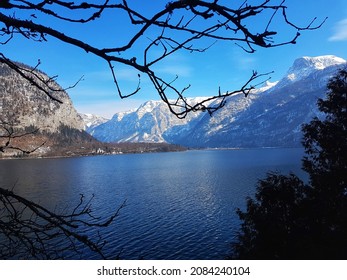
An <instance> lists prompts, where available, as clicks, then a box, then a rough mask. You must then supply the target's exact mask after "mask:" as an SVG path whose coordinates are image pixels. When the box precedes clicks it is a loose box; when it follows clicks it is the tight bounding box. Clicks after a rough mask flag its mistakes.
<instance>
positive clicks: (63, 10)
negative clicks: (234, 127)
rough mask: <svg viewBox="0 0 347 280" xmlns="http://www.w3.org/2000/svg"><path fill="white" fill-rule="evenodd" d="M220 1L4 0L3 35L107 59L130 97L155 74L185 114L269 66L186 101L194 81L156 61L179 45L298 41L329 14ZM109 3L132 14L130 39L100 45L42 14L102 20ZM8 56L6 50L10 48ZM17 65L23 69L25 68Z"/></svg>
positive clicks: (246, 46)
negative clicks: (300, 21)
mask: <svg viewBox="0 0 347 280" xmlns="http://www.w3.org/2000/svg"><path fill="white" fill-rule="evenodd" d="M221 2H222V1H219V0H210V1H198V0H176V1H167V3H166V5H163V6H162V7H160V4H158V3H156V5H155V8H153V11H152V14H150V15H148V11H147V13H145V12H144V10H142V9H141V7H138V5H136V3H135V2H134V1H130V0H119V1H110V0H103V1H100V2H99V1H84V2H76V3H75V1H62V0H49V1H48V0H45V1H39V2H37V1H28V0H16V1H5V2H4V1H3V2H2V4H1V5H0V24H1V23H2V28H0V36H1V37H2V38H3V39H2V44H7V43H8V42H9V41H11V40H12V39H13V38H14V36H18V35H20V36H24V38H26V39H29V40H34V41H37V42H45V41H48V40H49V39H50V37H53V38H55V39H58V40H60V41H62V42H65V43H67V44H70V45H73V46H75V47H77V48H80V49H82V50H85V51H86V52H88V53H91V54H93V55H95V56H97V57H99V58H101V59H102V60H104V61H105V62H106V63H107V65H108V67H109V69H110V71H111V75H112V77H113V80H114V83H115V86H116V89H117V93H118V95H119V96H120V97H121V98H127V97H129V96H132V95H134V94H137V93H138V92H139V91H140V90H141V75H142V74H143V75H145V76H147V77H148V78H149V80H150V81H151V82H152V84H153V86H154V88H155V89H156V91H157V92H158V94H159V96H160V98H161V99H162V100H163V101H164V102H165V103H167V104H168V106H169V108H170V111H171V112H172V113H174V114H175V115H177V116H178V117H180V118H182V117H184V116H186V115H187V113H189V112H191V111H197V110H207V111H208V112H209V113H210V114H212V113H213V112H214V111H215V110H218V109H219V108H221V107H222V106H223V104H225V102H226V99H225V98H226V97H227V96H230V95H232V94H236V93H240V92H242V93H246V94H245V95H247V94H248V93H249V90H250V89H252V88H253V87H252V86H250V83H251V82H253V81H255V80H256V79H257V78H259V77H262V76H263V74H261V75H258V74H255V73H256V72H254V73H253V74H252V75H251V76H250V79H249V81H246V82H245V83H244V86H242V87H241V88H240V89H239V90H229V91H226V93H221V91H220V90H219V92H218V94H215V95H213V94H211V96H212V97H209V98H207V99H206V100H205V102H200V103H199V104H195V105H194V104H191V105H190V104H187V102H186V101H185V98H186V96H185V95H186V92H187V90H188V89H189V88H190V86H189V85H187V86H186V87H184V88H183V89H178V88H176V87H175V85H174V83H173V82H172V81H170V80H166V78H164V77H161V76H159V74H158V71H156V66H157V65H158V64H159V63H161V62H163V61H165V59H167V58H168V57H169V56H171V55H172V54H174V53H176V52H179V51H182V52H205V51H207V50H208V49H209V48H210V47H211V46H212V45H213V44H214V43H215V42H219V41H225V42H233V43H235V44H236V45H238V46H240V47H241V48H242V49H243V50H244V51H246V52H248V53H254V52H255V51H256V48H273V47H279V46H283V45H288V44H296V42H297V39H298V38H299V37H300V35H301V33H302V32H303V31H309V30H315V29H318V28H320V27H321V26H322V24H323V23H324V22H325V20H326V19H323V20H322V21H320V22H317V19H316V18H314V19H312V20H310V21H309V22H308V24H307V25H304V26H299V25H297V24H296V23H295V22H292V21H291V20H290V19H289V17H288V15H287V6H286V5H285V1H282V2H277V1H275V0H262V1H261V0H259V1H254V2H255V4H251V1H248V0H246V1H244V2H243V4H242V5H241V6H238V5H237V4H235V3H234V1H230V2H231V3H228V4H227V5H226V4H222V3H221ZM254 2H252V3H254ZM278 3H279V4H278ZM18 11H22V12H23V11H24V12H25V13H26V14H27V17H26V18H25V16H22V17H19V16H16V12H18ZM105 11H111V12H113V13H114V15H115V16H117V15H120V16H126V17H127V18H128V20H129V24H130V25H129V26H128V27H129V29H127V30H129V33H130V36H129V39H128V41H127V42H125V43H124V42H120V43H119V45H115V46H111V47H108V46H104V47H102V48H99V47H96V46H94V45H91V44H88V43H87V42H85V41H83V40H82V39H79V38H75V37H72V36H69V35H67V34H65V33H64V32H63V30H60V26H58V25H56V26H46V25H45V24H44V22H40V20H39V17H38V16H39V15H44V16H46V17H51V18H55V19H57V20H58V21H63V22H68V23H70V24H85V23H88V22H93V21H97V20H99V19H100V18H101V17H102V16H103V14H104V13H105ZM22 14H23V13H22ZM258 18H260V19H262V20H260V21H259V24H251V25H248V21H249V20H250V19H258ZM275 19H276V24H278V21H282V24H283V25H285V26H287V27H288V32H286V34H278V29H277V28H275V26H274V25H275V24H274V21H275ZM124 24H127V23H126V22H125V23H124ZM131 27H132V28H131ZM153 34H154V35H153ZM279 35H281V36H279ZM282 35H286V37H287V39H284V40H283V39H281V38H283V36H282ZM201 39H206V40H210V42H208V41H206V40H204V42H207V45H206V46H205V47H196V46H195V44H196V43H197V42H199V41H201ZM140 42H141V45H143V49H142V53H141V52H140V53H139V54H138V56H137V57H133V56H132V57H128V56H129V55H128V52H127V51H129V50H131V49H132V48H133V47H134V45H135V44H138V45H140V44H139V43H140ZM95 45H96V44H95ZM154 49H155V50H156V53H157V56H156V57H152V56H153V53H154V52H153V51H152V50H154ZM150 54H151V55H150ZM2 57H3V58H4V55H2ZM6 61H8V60H6ZM116 65H126V66H127V67H130V68H132V69H134V70H135V71H136V72H137V75H138V83H137V85H136V88H135V89H134V90H133V91H132V92H130V93H125V92H123V90H122V86H121V80H120V79H119V78H118V77H117V70H116V68H115V66H116ZM9 66H10V65H9ZM12 66H14V65H12ZM18 71H21V72H23V71H22V70H21V69H18ZM175 80H176V79H175ZM44 92H45V93H47V94H48V93H49V92H47V91H44ZM168 92H171V93H174V94H175V95H176V97H175V98H174V99H176V98H177V101H175V102H172V101H170V100H171V99H170V98H169V97H168V96H169V94H168ZM213 100H220V102H219V104H220V105H217V106H214V107H213V108H209V107H208V105H206V104H207V103H210V102H212V101H213ZM217 103H218V102H217Z"/></svg>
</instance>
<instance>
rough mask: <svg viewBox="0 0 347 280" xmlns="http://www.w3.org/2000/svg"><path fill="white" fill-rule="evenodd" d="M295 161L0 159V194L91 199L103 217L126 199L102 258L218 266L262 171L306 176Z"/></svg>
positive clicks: (67, 202) (261, 153)
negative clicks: (2, 190)
mask: <svg viewBox="0 0 347 280" xmlns="http://www.w3.org/2000/svg"><path fill="white" fill-rule="evenodd" d="M302 156H303V149H289V148H288V149H241V150H199V151H187V152H174V153H152V154H123V155H112V156H111V155H110V156H95V157H80V158H61V159H26V160H1V161H0V176H1V187H3V188H12V187H13V186H14V191H15V192H16V193H18V194H20V195H22V196H25V197H26V198H29V199H31V200H34V201H35V202H39V203H41V204H43V205H44V206H47V207H49V208H50V209H52V210H53V209H55V208H60V207H62V208H64V207H73V206H74V205H76V204H77V203H78V202H79V194H81V193H83V194H84V195H85V196H86V197H90V196H91V195H92V194H95V198H94V200H93V209H94V211H95V215H99V216H105V217H107V216H109V215H110V214H111V213H112V210H114V209H115V208H117V207H118V206H119V205H121V203H122V202H123V201H124V200H126V201H127V202H126V207H124V208H123V209H121V211H120V215H119V217H117V219H116V220H115V221H114V223H113V224H111V225H110V226H109V227H107V228H105V229H102V235H103V237H104V238H106V240H107V241H108V243H107V245H106V247H105V251H106V253H107V255H109V256H117V255H118V254H119V253H120V257H121V258H122V259H167V260H168V259H224V258H225V257H226V256H227V255H228V254H229V253H230V243H231V242H232V241H233V240H234V237H235V233H236V231H237V230H238V226H239V220H238V217H237V215H236V214H235V209H236V208H237V207H240V208H242V209H244V207H245V198H246V197H247V196H252V195H253V194H254V191H255V184H256V182H257V180H258V179H261V178H264V177H265V175H266V172H268V171H279V172H281V173H283V174H287V173H288V172H290V171H292V172H294V173H296V174H298V175H300V176H305V175H304V173H303V172H302V171H301V170H300V166H301V158H302ZM89 234H90V235H91V236H93V234H95V233H92V232H91V233H89ZM67 258H69V255H68V253H67ZM72 258H73V257H72ZM84 258H94V256H93V255H87V256H85V257H84Z"/></svg>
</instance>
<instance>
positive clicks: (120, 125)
mask: <svg viewBox="0 0 347 280" xmlns="http://www.w3.org/2000/svg"><path fill="white" fill-rule="evenodd" d="M344 66H346V61H345V60H344V59H341V58H338V57H335V56H320V57H302V58H299V59H297V60H296V61H294V63H293V66H292V67H291V68H290V69H289V70H288V73H287V75H286V76H285V77H283V79H281V80H280V81H279V82H278V83H266V84H265V85H264V87H262V88H260V89H257V90H254V92H253V93H252V94H250V95H249V96H248V97H244V96H243V95H241V94H239V95H235V96H231V97H229V98H228V100H227V104H226V105H225V107H223V108H222V109H221V110H219V111H217V112H216V113H214V115H213V116H212V117H211V116H209V115H208V114H207V113H202V112H197V113H194V114H191V115H189V116H188V117H187V118H186V119H184V120H179V119H177V118H176V117H175V116H173V115H172V114H170V112H169V110H168V109H167V107H166V105H165V104H164V103H162V102H160V101H148V102H146V103H144V104H143V105H142V106H140V107H139V108H138V109H136V110H132V111H128V112H123V113H117V114H115V115H114V116H113V118H112V119H111V120H110V121H108V122H105V123H103V124H101V125H99V126H96V127H93V128H92V129H91V130H89V132H90V133H91V134H92V135H93V136H94V137H95V138H97V139H98V140H100V141H105V142H126V141H130V142H168V143H174V144H181V145H185V146H191V147H298V146H300V141H301V125H302V124H303V123H306V122H308V121H310V120H311V119H312V117H314V116H317V115H319V112H318V110H317V105H316V101H317V99H318V98H320V97H324V95H325V91H326V83H327V81H328V80H329V78H330V77H331V76H333V74H334V73H336V71H337V70H338V69H340V68H342V67H344ZM191 102H192V103H193V102H194V98H192V99H191Z"/></svg>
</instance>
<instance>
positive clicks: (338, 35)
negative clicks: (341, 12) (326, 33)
mask: <svg viewBox="0 0 347 280" xmlns="http://www.w3.org/2000/svg"><path fill="white" fill-rule="evenodd" d="M329 41H347V18H346V19H343V20H341V21H339V22H337V23H336V25H335V26H334V34H333V35H332V36H331V37H330V38H329Z"/></svg>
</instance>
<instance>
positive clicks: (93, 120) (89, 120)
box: [79, 113, 109, 133]
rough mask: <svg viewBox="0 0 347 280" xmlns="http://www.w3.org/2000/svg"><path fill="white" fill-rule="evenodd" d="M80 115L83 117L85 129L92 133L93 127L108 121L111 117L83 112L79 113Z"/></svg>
mask: <svg viewBox="0 0 347 280" xmlns="http://www.w3.org/2000/svg"><path fill="white" fill-rule="evenodd" d="M79 116H80V117H81V118H82V120H83V123H84V130H85V131H87V132H88V133H90V132H91V131H93V129H94V128H95V127H97V126H99V125H101V124H103V123H105V122H107V121H109V119H106V118H104V117H101V116H97V115H93V114H83V113H79Z"/></svg>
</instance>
